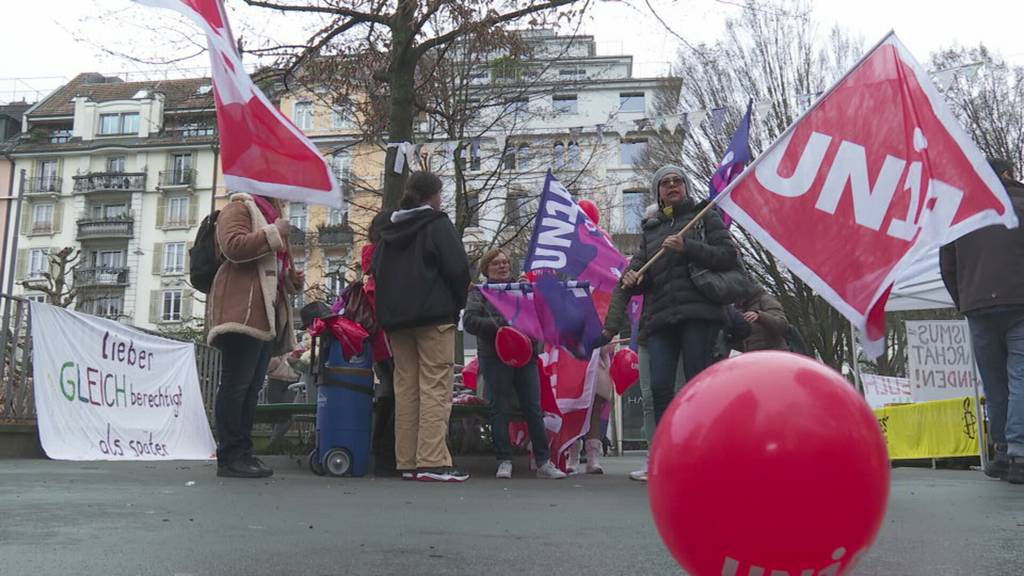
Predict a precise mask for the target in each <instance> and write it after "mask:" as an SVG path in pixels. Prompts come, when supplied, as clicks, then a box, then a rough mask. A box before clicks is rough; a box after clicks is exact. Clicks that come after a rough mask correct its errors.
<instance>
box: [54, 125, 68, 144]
mask: <svg viewBox="0 0 1024 576" xmlns="http://www.w3.org/2000/svg"><path fill="white" fill-rule="evenodd" d="M68 140H71V130H68V129H66V128H58V129H56V130H54V131H53V132H50V144H64V143H66V142H67V141H68Z"/></svg>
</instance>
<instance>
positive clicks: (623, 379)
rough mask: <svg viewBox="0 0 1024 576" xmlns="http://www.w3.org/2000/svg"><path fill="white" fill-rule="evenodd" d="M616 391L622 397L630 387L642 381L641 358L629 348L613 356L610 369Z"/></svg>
mask: <svg viewBox="0 0 1024 576" xmlns="http://www.w3.org/2000/svg"><path fill="white" fill-rule="evenodd" d="M608 373H609V374H611V377H612V382H614V383H615V391H616V392H618V393H619V396H622V395H623V394H625V393H626V390H629V387H630V386H632V385H633V384H636V383H637V381H639V380H640V358H639V357H638V356H637V355H636V352H633V351H632V350H630V349H629V348H623V349H622V350H619V351H618V352H616V353H615V355H614V356H612V365H611V367H610V368H609V369H608Z"/></svg>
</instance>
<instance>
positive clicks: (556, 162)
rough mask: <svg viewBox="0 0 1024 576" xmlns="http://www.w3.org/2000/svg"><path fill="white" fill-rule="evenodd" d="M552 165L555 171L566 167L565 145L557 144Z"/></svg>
mask: <svg viewBox="0 0 1024 576" xmlns="http://www.w3.org/2000/svg"><path fill="white" fill-rule="evenodd" d="M551 164H552V166H554V167H555V170H558V169H559V168H561V167H562V166H565V144H562V143H561V142H555V149H554V154H553V156H552V162H551Z"/></svg>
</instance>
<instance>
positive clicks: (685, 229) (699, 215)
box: [637, 177, 739, 274]
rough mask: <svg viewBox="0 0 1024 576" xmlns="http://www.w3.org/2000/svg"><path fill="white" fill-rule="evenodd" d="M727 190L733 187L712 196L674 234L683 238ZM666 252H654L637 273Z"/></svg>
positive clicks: (729, 190)
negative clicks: (706, 203)
mask: <svg viewBox="0 0 1024 576" xmlns="http://www.w3.org/2000/svg"><path fill="white" fill-rule="evenodd" d="M738 179H739V177H737V180H738ZM726 192H731V189H727V190H726V191H725V192H723V193H722V194H719V195H717V196H715V197H714V198H712V199H711V200H710V201H708V205H707V206H705V207H704V209H703V210H701V211H700V212H698V213H697V215H696V216H694V217H693V220H690V221H689V222H687V223H686V226H683V229H682V230H680V231H679V232H676V233H675V234H673V235H672V236H677V237H679V238H682V237H683V235H684V234H686V233H687V232H689V231H690V230H691V229H692V228H693V227H694V226H696V225H697V222H699V221H700V219H701V218H703V217H704V215H705V214H707V213H708V211H709V210H711V209H712V208H714V207H715V206H718V203H719V202H721V199H722V198H725V196H726ZM664 253H665V248H664V247H662V248H661V249H659V250H658V252H657V253H655V254H654V256H652V257H651V259H650V260H648V261H647V263H646V264H644V265H643V267H641V268H640V269H639V270H637V273H638V274H643V273H644V272H646V271H647V269H648V268H650V267H651V265H653V264H654V263H655V262H657V261H658V258H661V256H662V255H663V254H664Z"/></svg>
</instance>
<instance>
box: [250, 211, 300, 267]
mask: <svg viewBox="0 0 1024 576" xmlns="http://www.w3.org/2000/svg"><path fill="white" fill-rule="evenodd" d="M252 199H253V201H254V202H256V207H257V208H259V209H260V212H261V213H262V214H263V217H264V218H266V220H267V224H273V223H274V222H277V219H278V218H280V217H281V211H280V210H278V209H277V208H276V207H274V203H273V202H271V201H270V200H269V199H267V198H266V197H265V196H259V195H256V194H253V195H252ZM281 240H282V241H283V242H284V246H283V247H282V248H281V249H280V250H278V251H277V260H278V262H279V264H280V266H279V268H280V272H281V277H280V281H281V282H284V274H285V273H287V272H288V269H289V268H291V256H290V255H289V254H288V239H287V238H282V239H281Z"/></svg>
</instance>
